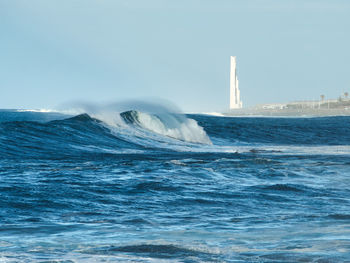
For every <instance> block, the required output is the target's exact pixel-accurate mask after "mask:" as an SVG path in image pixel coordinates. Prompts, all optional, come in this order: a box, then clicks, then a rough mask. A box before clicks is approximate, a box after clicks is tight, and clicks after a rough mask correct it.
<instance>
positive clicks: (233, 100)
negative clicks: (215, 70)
mask: <svg viewBox="0 0 350 263" xmlns="http://www.w3.org/2000/svg"><path fill="white" fill-rule="evenodd" d="M241 108H242V101H241V96H240V91H239V88H238V79H237V67H236V57H235V56H231V70H230V109H241Z"/></svg>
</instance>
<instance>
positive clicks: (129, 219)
mask: <svg viewBox="0 0 350 263" xmlns="http://www.w3.org/2000/svg"><path fill="white" fill-rule="evenodd" d="M349 157H350V117H327V118H252V117H251V118H238V117H214V116H204V115H187V116H184V115H180V114H173V113H170V112H164V111H163V112H161V113H157V112H141V111H134V110H132V109H130V111H124V112H122V113H116V112H115V113H112V112H109V113H108V114H106V113H98V114H96V113H95V114H80V115H65V114H61V113H57V112H31V111H17V110H1V111H0V180H1V183H0V262H350V158H349Z"/></svg>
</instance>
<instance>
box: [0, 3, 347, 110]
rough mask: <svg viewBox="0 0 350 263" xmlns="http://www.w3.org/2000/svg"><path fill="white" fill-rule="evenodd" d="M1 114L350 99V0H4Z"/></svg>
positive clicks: (207, 107)
mask: <svg viewBox="0 0 350 263" xmlns="http://www.w3.org/2000/svg"><path fill="white" fill-rule="evenodd" d="M0 49H1V56H0V92H1V93H0V108H53V107H55V106H56V105H59V104H61V103H65V102H69V101H90V102H104V101H110V102H112V101H118V100H125V99H143V98H146V97H157V98H164V99H167V100H170V101H173V102H174V103H175V104H177V105H178V106H179V107H180V108H182V109H183V110H184V111H220V110H225V109H227V108H228V105H229V96H228V95H229V61H230V60H229V57H230V56H231V55H235V56H237V60H238V77H239V80H240V89H241V95H242V100H243V103H244V106H252V105H254V104H259V103H268V102H286V101H291V100H302V99H318V98H319V96H320V94H324V95H325V96H326V98H327V97H331V98H337V97H338V96H339V95H340V94H341V93H342V92H344V91H348V92H350V1H349V0H328V1H324V0H294V1H292V0H283V1H281V0H237V1H235V0H211V1H209V0H201V1H199V0H176V1H170V0H169V1H167V0H147V1H146V0H119V1H118V0H50V1H48V0H31V1H25V0H0Z"/></svg>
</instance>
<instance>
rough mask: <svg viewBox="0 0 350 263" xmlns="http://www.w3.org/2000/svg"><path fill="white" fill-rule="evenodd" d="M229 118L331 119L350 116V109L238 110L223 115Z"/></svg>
mask: <svg viewBox="0 0 350 263" xmlns="http://www.w3.org/2000/svg"><path fill="white" fill-rule="evenodd" d="M222 114H223V116H227V117H231V116H232V117H238V116H241V117H248V116H251V117H331V116H350V109H254V108H252V109H249V108H248V109H237V110H230V111H227V112H223V113H222Z"/></svg>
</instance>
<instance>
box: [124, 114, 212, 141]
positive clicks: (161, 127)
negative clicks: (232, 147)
mask: <svg viewBox="0 0 350 263" xmlns="http://www.w3.org/2000/svg"><path fill="white" fill-rule="evenodd" d="M120 116H121V117H122V120H123V121H124V122H125V123H126V124H131V125H134V126H137V127H139V128H143V129H146V130H149V131H152V132H154V133H157V134H160V135H163V136H167V137H170V138H174V139H178V140H182V141H186V142H192V143H202V144H212V142H211V141H210V139H209V137H208V135H207V134H206V132H205V131H204V129H203V128H202V127H201V126H199V125H198V123H197V122H196V121H195V120H193V119H189V118H186V117H184V116H183V115H179V114H171V113H161V114H151V113H146V112H141V111H135V110H130V111H126V112H122V113H121V114H120Z"/></svg>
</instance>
